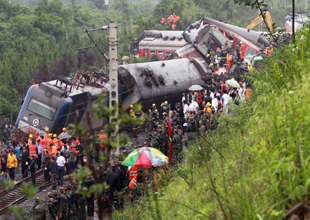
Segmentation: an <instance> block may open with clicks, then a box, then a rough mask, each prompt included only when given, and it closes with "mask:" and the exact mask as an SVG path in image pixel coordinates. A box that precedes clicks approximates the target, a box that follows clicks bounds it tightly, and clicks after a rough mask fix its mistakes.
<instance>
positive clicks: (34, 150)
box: [29, 140, 38, 163]
mask: <svg viewBox="0 0 310 220" xmlns="http://www.w3.org/2000/svg"><path fill="white" fill-rule="evenodd" d="M31 156H33V157H34V159H35V163H37V159H38V149H37V145H36V142H35V140H32V142H31V145H29V159H30V157H31Z"/></svg>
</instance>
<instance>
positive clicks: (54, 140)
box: [52, 134, 59, 148]
mask: <svg viewBox="0 0 310 220" xmlns="http://www.w3.org/2000/svg"><path fill="white" fill-rule="evenodd" d="M52 139H53V145H54V146H56V147H57V148H59V140H58V138H57V134H54V135H53V138H52Z"/></svg>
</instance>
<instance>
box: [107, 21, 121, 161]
mask: <svg viewBox="0 0 310 220" xmlns="http://www.w3.org/2000/svg"><path fill="white" fill-rule="evenodd" d="M109 29H110V30H109V38H110V39H109V41H110V43H109V58H110V59H109V60H110V62H109V63H110V70H109V77H110V82H109V83H110V94H109V106H110V107H112V106H115V105H117V104H118V75H117V40H116V21H110V23H109ZM117 117H118V110H117V111H115V115H114V116H112V117H110V119H109V120H110V122H112V121H114V120H117ZM117 135H118V126H116V127H115V131H114V134H112V136H114V137H117ZM117 141H118V137H117ZM115 154H116V155H117V156H118V155H119V147H118V148H117V149H116V152H115Z"/></svg>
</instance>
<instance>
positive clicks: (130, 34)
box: [0, 0, 304, 115]
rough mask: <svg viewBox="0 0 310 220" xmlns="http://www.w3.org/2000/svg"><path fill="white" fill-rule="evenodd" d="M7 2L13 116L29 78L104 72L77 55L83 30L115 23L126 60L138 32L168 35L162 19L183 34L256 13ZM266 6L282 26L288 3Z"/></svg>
mask: <svg viewBox="0 0 310 220" xmlns="http://www.w3.org/2000/svg"><path fill="white" fill-rule="evenodd" d="M12 2H13V3H11V2H9V0H0V5H1V7H0V77H1V79H3V84H2V85H1V86H0V103H1V104H0V115H4V114H8V113H10V112H14V111H18V109H19V107H20V101H21V99H22V97H23V96H25V94H26V92H27V89H28V88H29V86H30V85H31V84H32V79H35V82H36V83H39V82H42V81H46V80H50V79H54V78H55V77H56V76H57V75H69V74H70V73H73V72H75V71H87V70H88V69H91V68H94V67H97V68H100V69H101V68H103V69H107V68H108V67H107V64H106V63H105V62H104V60H103V58H102V57H101V55H100V54H99V52H98V50H96V49H94V48H93V49H89V50H85V51H84V53H86V55H85V54H84V53H83V52H82V51H81V50H77V48H80V47H86V46H91V45H92V43H91V42H90V40H89V38H88V37H87V36H86V34H85V33H84V34H83V33H82V30H85V29H92V28H98V27H101V26H103V25H105V24H107V23H108V21H110V20H116V21H117V23H118V25H119V28H118V41H119V43H120V44H123V45H122V46H119V48H118V57H119V59H121V58H122V57H123V56H124V55H129V46H128V44H129V42H130V41H131V40H133V39H134V38H135V37H138V36H139V35H140V33H141V31H142V30H145V29H148V28H150V29H167V30H171V26H170V25H165V26H162V25H161V24H160V20H161V16H164V17H168V16H170V15H171V14H173V13H175V14H176V15H179V16H180V21H179V22H178V23H177V28H176V29H177V30H184V29H185V28H186V27H187V26H188V25H190V24H191V23H193V22H195V21H197V20H199V19H201V18H202V17H204V16H207V17H211V18H214V19H221V20H223V21H227V22H229V23H232V24H234V25H239V26H242V27H246V26H247V25H248V24H249V23H250V22H251V21H252V20H253V19H254V18H255V17H256V16H257V10H251V9H250V8H249V7H244V6H242V5H236V4H234V3H233V2H229V3H227V1H226V0H216V1H215V0H211V1H207V2H206V1H201V0H194V1H191V0H161V1H159V2H158V4H156V5H155V4H154V1H150V0H137V1H125V0H122V1H110V6H109V7H108V8H107V10H106V9H105V6H104V1H98V0H89V1H87V2H85V3H84V2H83V1H81V2H80V1H78V0H77V1H75V6H74V7H72V6H71V3H68V4H67V3H66V2H61V1H58V0H50V1H48V0H24V1H23V2H22V1H21V0H20V1H12ZM15 2H19V3H21V4H22V5H21V4H19V3H15ZM32 2H35V3H33V4H32ZM267 3H268V4H269V6H268V7H270V11H271V16H272V17H273V21H274V22H276V26H281V27H283V25H284V17H285V16H286V15H287V14H288V13H290V10H291V9H290V8H291V5H290V1H285V0H278V1H276V0H268V2H267ZM24 4H27V5H29V6H31V7H27V6H23V5H24ZM66 4H67V5H66ZM36 5H38V6H36ZM303 5H304V2H303V1H301V0H297V2H296V11H298V9H300V8H303ZM189 15H190V17H189ZM256 29H257V28H256ZM92 36H93V37H94V38H95V39H96V41H97V43H98V45H99V46H100V48H101V50H103V51H107V49H108V48H107V46H108V43H107V38H106V35H105V34H104V33H93V34H92ZM126 44H127V45H126Z"/></svg>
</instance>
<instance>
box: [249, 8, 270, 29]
mask: <svg viewBox="0 0 310 220" xmlns="http://www.w3.org/2000/svg"><path fill="white" fill-rule="evenodd" d="M263 20H264V18H263V17H262V16H258V17H257V18H255V19H254V20H253V21H252V22H251V23H250V24H249V25H248V26H247V27H246V28H247V29H250V30H252V29H253V28H254V27H255V26H256V25H258V24H259V23H261V22H262V21H263ZM266 21H267V23H268V26H269V29H270V31H272V18H271V15H270V12H269V11H266Z"/></svg>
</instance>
